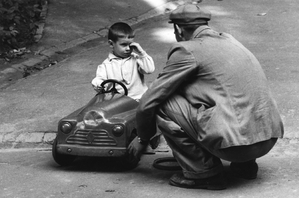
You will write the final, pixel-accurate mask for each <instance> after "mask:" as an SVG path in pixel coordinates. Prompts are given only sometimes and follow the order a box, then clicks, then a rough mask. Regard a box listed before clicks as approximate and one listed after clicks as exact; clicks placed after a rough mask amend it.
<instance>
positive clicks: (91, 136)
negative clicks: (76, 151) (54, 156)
mask: <svg viewBox="0 0 299 198" xmlns="http://www.w3.org/2000/svg"><path fill="white" fill-rule="evenodd" d="M66 142H67V143H68V144H81V145H89V146H116V141H115V140H114V139H113V138H112V137H111V136H109V135H108V133H107V131H104V130H100V131H94V130H93V131H91V130H82V129H79V130H77V131H76V132H75V133H74V134H73V135H71V136H69V137H68V138H67V140H66Z"/></svg>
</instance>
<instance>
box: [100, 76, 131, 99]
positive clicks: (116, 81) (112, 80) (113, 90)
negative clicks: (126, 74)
mask: <svg viewBox="0 0 299 198" xmlns="http://www.w3.org/2000/svg"><path fill="white" fill-rule="evenodd" d="M107 83H112V84H113V86H112V88H111V89H109V90H106V91H105V92H106V93H107V92H117V89H116V88H115V84H119V85H120V86H121V87H122V88H123V90H124V92H125V95H126V96H127V95H128V89H127V87H126V86H125V85H124V84H123V83H122V82H120V81H118V80H114V79H108V80H104V81H103V82H102V83H101V87H104V85H106V84H107Z"/></svg>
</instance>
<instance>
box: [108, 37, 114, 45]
mask: <svg viewBox="0 0 299 198" xmlns="http://www.w3.org/2000/svg"><path fill="white" fill-rule="evenodd" d="M108 44H109V45H110V47H113V41H112V40H110V39H109V40H108Z"/></svg>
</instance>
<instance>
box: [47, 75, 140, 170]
mask: <svg viewBox="0 0 299 198" xmlns="http://www.w3.org/2000/svg"><path fill="white" fill-rule="evenodd" d="M106 84H108V85H107V86H106V88H104V91H103V92H102V93H98V94H96V95H95V96H94V98H92V99H91V100H90V102H89V103H88V104H87V105H85V106H83V107H82V108H80V109H78V110H76V111H74V112H73V113H71V114H70V115H68V116H66V117H64V118H62V119H61V120H60V121H59V123H58V132H57V136H56V138H55V140H54V142H53V147H52V156H53V158H54V160H55V161H56V162H57V163H58V164H59V165H61V166H67V165H70V164H72V162H74V160H75V159H76V158H77V157H79V156H88V157H89V156H90V157H113V158H118V159H120V160H119V162H120V166H126V167H128V168H134V167H136V166H137V164H138V160H136V159H134V160H132V159H130V158H129V156H128V154H127V147H128V145H129V143H130V142H131V141H132V140H133V139H134V138H135V137H136V135H137V132H136V124H135V112H136V107H137V106H138V102H137V101H135V100H133V99H132V98H130V97H128V96H127V94H128V90H127V88H126V86H125V85H124V84H122V83H121V82H119V81H116V80H113V79H109V80H106V81H104V82H103V83H102V84H101V86H102V87H105V85H106ZM116 84H119V85H120V86H121V87H122V88H123V89H124V94H120V93H118V92H117V90H116V88H115V86H116Z"/></svg>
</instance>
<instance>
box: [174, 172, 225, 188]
mask: <svg viewBox="0 0 299 198" xmlns="http://www.w3.org/2000/svg"><path fill="white" fill-rule="evenodd" d="M226 183H227V182H226V181H225V179H224V176H223V173H220V174H218V175H215V176H213V177H209V178H204V179H188V178H185V177H184V175H183V173H176V174H174V175H173V176H172V177H171V178H170V180H169V184H170V185H172V186H177V187H181V188H194V189H209V190H223V189H226Z"/></svg>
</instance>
